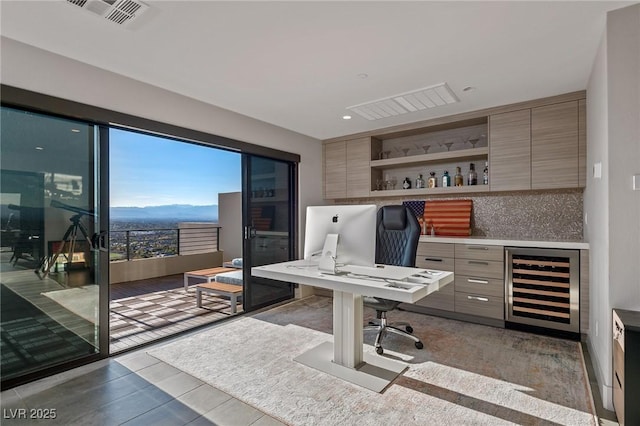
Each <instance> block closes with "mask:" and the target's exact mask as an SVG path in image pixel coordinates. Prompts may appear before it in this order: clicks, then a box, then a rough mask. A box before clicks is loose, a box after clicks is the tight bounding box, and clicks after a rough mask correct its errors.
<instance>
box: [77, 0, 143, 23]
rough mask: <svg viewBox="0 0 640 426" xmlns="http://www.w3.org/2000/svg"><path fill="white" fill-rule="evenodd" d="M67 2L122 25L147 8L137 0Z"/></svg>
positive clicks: (79, 0)
mask: <svg viewBox="0 0 640 426" xmlns="http://www.w3.org/2000/svg"><path fill="white" fill-rule="evenodd" d="M67 3H69V4H72V5H74V6H77V7H80V8H82V9H84V10H86V11H88V12H91V13H94V14H96V15H99V16H102V17H103V18H104V19H106V20H108V21H111V22H113V23H115V24H118V25H123V26H127V25H128V24H130V23H131V22H133V21H134V20H135V19H136V18H139V17H140V15H141V14H142V13H143V12H144V11H146V10H147V9H148V8H149V6H147V5H146V4H144V3H142V2H140V1H138V0H67Z"/></svg>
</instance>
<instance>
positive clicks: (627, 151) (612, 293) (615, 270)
mask: <svg viewBox="0 0 640 426" xmlns="http://www.w3.org/2000/svg"><path fill="white" fill-rule="evenodd" d="M638 76H640V5H634V6H629V7H627V8H623V9H618V10H616V11H613V12H610V13H609V14H608V15H607V27H606V32H605V34H604V35H603V40H602V43H601V45H600V48H599V50H598V53H597V57H596V59H595V62H594V65H593V69H592V72H591V77H590V79H589V83H588V87H587V171H588V176H587V188H586V190H585V214H586V225H585V236H586V238H587V239H588V241H589V245H590V247H591V250H590V262H589V264H590V278H591V283H590V289H591V293H590V299H591V301H592V303H591V312H590V317H589V324H590V327H589V328H590V331H589V335H588V344H589V349H590V352H591V354H592V359H593V364H594V369H595V371H596V376H597V380H598V385H599V387H600V391H601V394H602V399H603V404H604V406H605V407H607V408H609V409H612V408H613V405H612V400H611V396H612V393H611V392H612V387H611V385H612V383H611V381H612V379H611V371H612V364H611V357H612V354H611V339H612V331H611V330H612V329H611V309H612V308H625V309H631V310H640V278H639V277H640V261H639V260H640V256H639V255H638V253H640V219H639V218H640V191H632V186H631V178H632V175H633V174H639V173H640V78H639V77H638ZM596 163H601V164H602V178H601V179H597V178H594V177H593V173H592V169H593V166H594V164H596Z"/></svg>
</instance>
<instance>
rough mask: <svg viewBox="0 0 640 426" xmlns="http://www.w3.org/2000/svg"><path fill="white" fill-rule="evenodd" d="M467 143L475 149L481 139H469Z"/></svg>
mask: <svg viewBox="0 0 640 426" xmlns="http://www.w3.org/2000/svg"><path fill="white" fill-rule="evenodd" d="M467 142H469V143H470V144H471V148H475V147H476V145H477V144H478V142H480V137H477V138H473V137H471V138H469V139H467Z"/></svg>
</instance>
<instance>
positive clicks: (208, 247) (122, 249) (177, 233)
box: [109, 222, 220, 261]
mask: <svg viewBox="0 0 640 426" xmlns="http://www.w3.org/2000/svg"><path fill="white" fill-rule="evenodd" d="M109 240H110V241H109V245H110V252H111V259H110V260H111V261H119V260H134V259H145V258H152V257H165V256H177V255H188V254H195V253H206V252H212V251H219V250H220V226H218V224H213V223H212V224H204V223H197V222H183V223H179V224H178V228H154V229H118V230H111V231H110V238H109Z"/></svg>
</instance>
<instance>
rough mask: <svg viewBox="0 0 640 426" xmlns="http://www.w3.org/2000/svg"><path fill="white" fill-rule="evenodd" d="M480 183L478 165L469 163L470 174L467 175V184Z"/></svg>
mask: <svg viewBox="0 0 640 426" xmlns="http://www.w3.org/2000/svg"><path fill="white" fill-rule="evenodd" d="M477 184H478V173H476V165H475V164H473V163H469V176H468V177H467V185H477Z"/></svg>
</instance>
